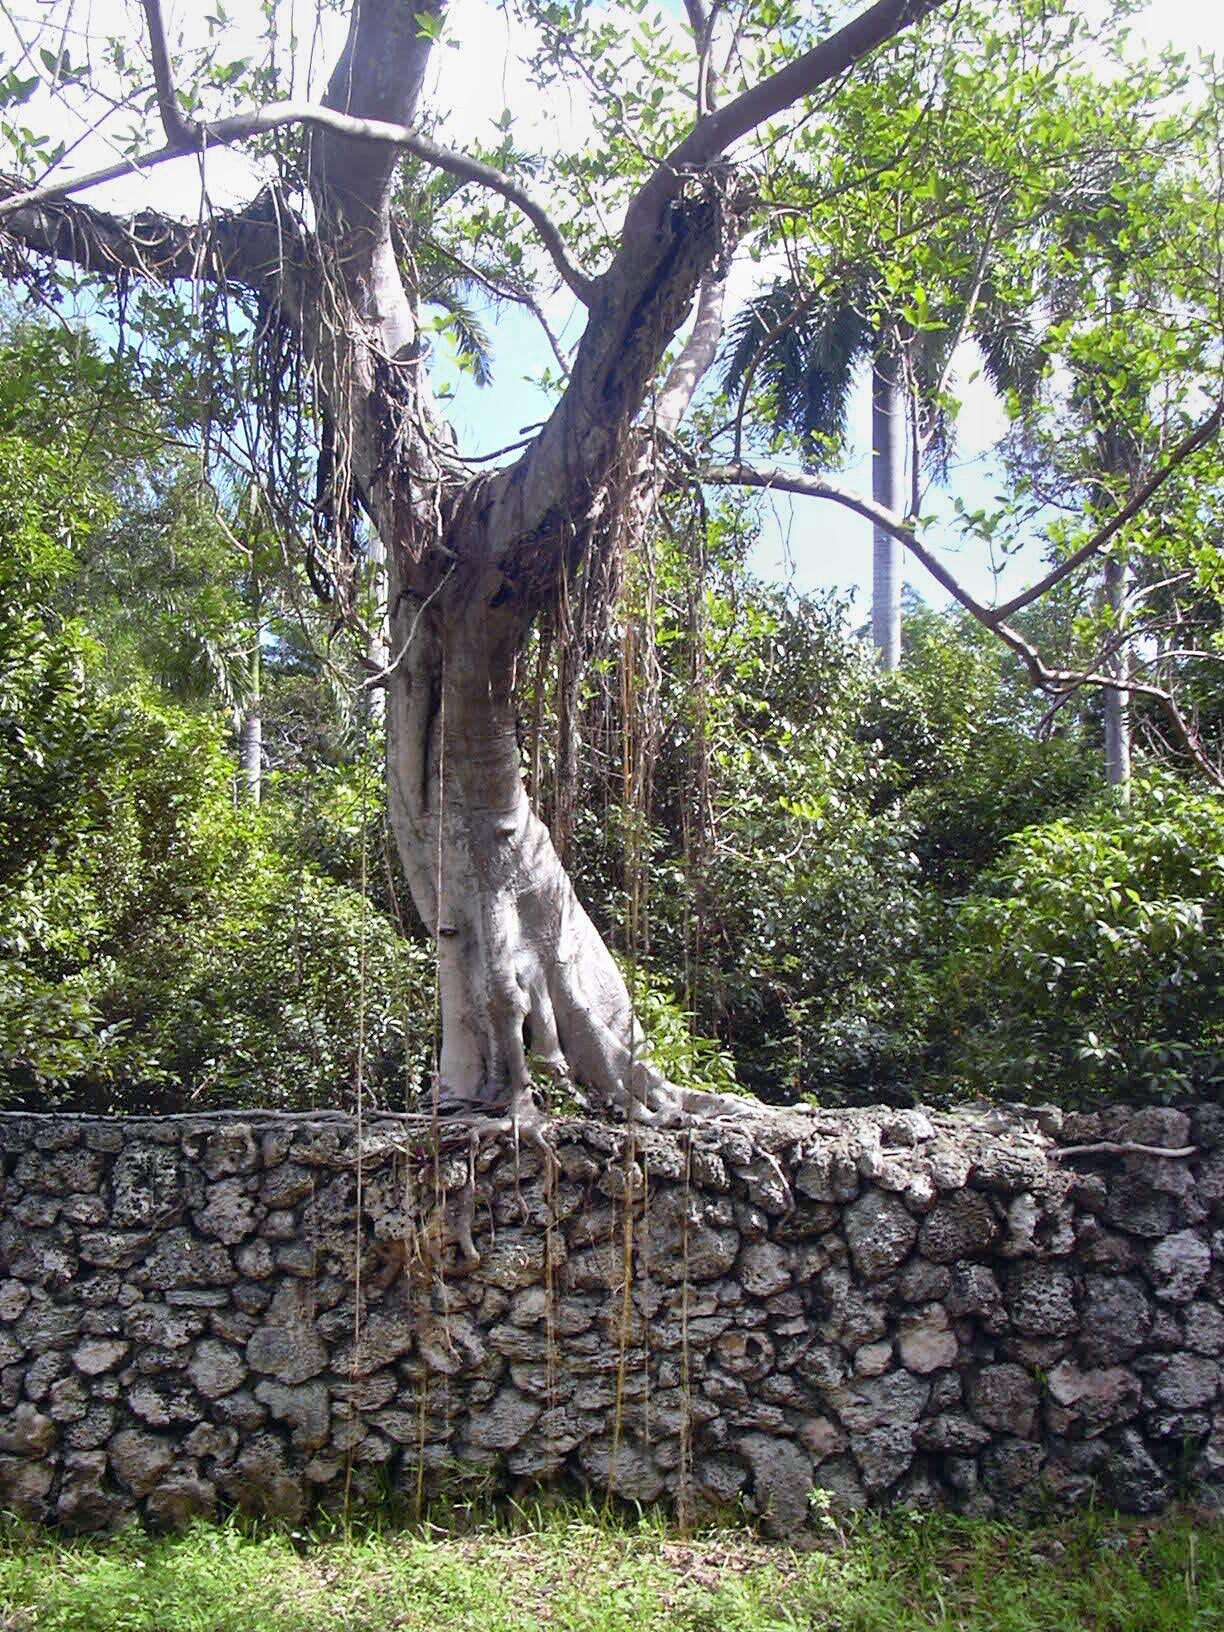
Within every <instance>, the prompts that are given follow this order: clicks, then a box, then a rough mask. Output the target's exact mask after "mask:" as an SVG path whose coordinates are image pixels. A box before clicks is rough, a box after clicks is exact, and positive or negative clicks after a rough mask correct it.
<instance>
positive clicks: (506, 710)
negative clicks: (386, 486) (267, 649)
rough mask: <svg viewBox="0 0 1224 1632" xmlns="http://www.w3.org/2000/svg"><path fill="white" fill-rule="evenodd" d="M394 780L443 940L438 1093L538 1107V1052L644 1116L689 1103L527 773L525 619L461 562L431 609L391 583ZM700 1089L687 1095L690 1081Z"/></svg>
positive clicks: (545, 1066)
mask: <svg viewBox="0 0 1224 1632" xmlns="http://www.w3.org/2000/svg"><path fill="white" fill-rule="evenodd" d="M396 559H397V554H396V552H392V572H393V584H392V588H393V605H394V606H395V608H396V611H395V613H394V616H393V618H392V628H391V645H392V648H393V651H394V652H398V651H400V650H403V651H404V652H405V658H404V661H403V663H402V665H401V666H400V668H399V669H397V671H396V673H395V675H394V676H393V680H392V684H391V685H390V686H389V687H388V692H387V716H386V718H387V791H388V804H389V812H390V817H391V824H392V829H393V831H394V834H395V838H396V842H397V846H398V849H399V855H400V860H401V863H402V866H403V869H404V873H405V876H406V877H407V879H408V883H409V887H410V889H411V891H412V896H413V900H414V901H415V903H416V906H417V909H418V911H419V912H420V914H421V918H422V920H423V921H424V924H425V927H426V928H427V930H428V931H429V932H430V933H431V934H432V935H434V936H435V937H436V940H437V946H438V982H439V995H440V1006H441V1010H442V1018H443V1027H442V1049H441V1058H440V1064H439V1072H438V1079H439V1080H438V1098H439V1104H440V1108H441V1109H442V1110H444V1111H455V1110H462V1109H468V1108H483V1109H484V1110H487V1111H493V1110H502V1109H505V1108H506V1107H507V1106H509V1107H511V1108H519V1109H522V1108H525V1107H526V1105H527V1104H528V1102H529V1092H530V1082H531V1062H532V1060H533V1059H534V1061H535V1063H536V1064H537V1066H538V1067H539V1068H540V1069H541V1070H542V1071H543V1072H545V1073H549V1074H552V1075H554V1076H565V1077H570V1076H572V1077H573V1078H574V1079H575V1080H576V1081H577V1082H579V1083H581V1084H582V1085H584V1086H585V1087H586V1088H588V1089H590V1090H592V1091H593V1092H594V1094H595V1095H596V1096H597V1098H598V1099H600V1100H601V1101H604V1102H610V1103H613V1104H618V1105H620V1106H622V1108H625V1109H630V1108H632V1109H634V1111H635V1114H636V1115H638V1116H639V1118H641V1119H645V1120H650V1119H652V1118H654V1117H662V1118H664V1119H670V1118H671V1117H673V1116H674V1115H675V1114H676V1112H677V1111H678V1110H679V1109H680V1108H681V1104H682V1102H684V1103H686V1104H687V1100H686V1099H685V1096H681V1095H679V1094H677V1092H676V1091H675V1090H674V1089H672V1088H670V1087H669V1085H668V1084H667V1083H666V1082H665V1081H664V1079H663V1078H662V1077H661V1076H660V1074H659V1073H658V1072H657V1071H656V1070H655V1069H654V1067H653V1066H651V1064H650V1063H649V1060H648V1059H647V1058H646V1055H645V1044H644V1038H643V1034H642V1032H641V1029H640V1027H639V1026H638V1024H637V1022H636V1020H635V1018H634V1014H633V1005H632V1002H631V1000H630V996H629V992H628V990H627V988H626V985H625V982H624V979H623V978H622V976H621V973H620V970H619V969H618V968H617V966H616V963H615V962H614V960H613V958H612V956H611V954H610V953H609V951H608V949H607V947H606V946H605V945H604V942H603V940H602V939H601V937H600V935H599V933H598V931H597V930H596V929H595V927H594V925H593V924H592V923H591V920H590V918H589V917H588V916H587V914H586V912H585V910H584V909H583V907H582V905H581V903H580V902H579V900H578V897H577V895H576V894H575V892H574V889H573V886H572V885H571V883H570V880H569V877H568V875H567V874H566V872H565V869H564V867H563V866H562V864H561V862H560V860H559V859H558V856H557V853H556V850H555V849H554V847H553V843H552V839H551V837H550V835H549V832H548V829H547V828H546V827H545V825H544V823H543V822H542V821H541V820H540V819H539V817H538V816H537V815H536V813H535V811H534V810H533V809H532V807H531V803H530V801H529V800H528V798H527V793H526V790H525V787H524V783H523V775H522V756H521V754H520V750H519V742H518V731H517V720H516V714H515V706H514V683H515V677H516V666H517V664H518V662H519V659H520V656H521V654H522V650H523V645H524V642H525V638H526V634H527V630H528V628H529V626H530V620H529V619H528V618H526V617H524V616H523V612H522V610H521V609H520V608H498V607H495V606H491V605H490V604H489V603H490V599H491V597H490V595H489V585H488V583H487V582H485V583H482V582H480V580H479V577H478V576H477V575H475V574H472V575H469V576H467V577H466V581H465V582H461V581H460V578H461V576H464V575H460V574H456V577H455V579H454V580H452V581H451V582H449V583H448V584H447V586H446V593H445V594H444V595H443V596H439V597H438V599H437V601H436V602H435V607H436V608H437V610H435V609H434V607H430V608H428V609H426V610H424V611H422V608H421V603H420V602H419V601H418V600H417V599H416V598H415V597H414V596H413V595H412V594H411V592H406V593H403V594H401V593H400V592H399V586H396V584H395V582H394V571H395V561H396ZM690 1097H691V1096H690Z"/></svg>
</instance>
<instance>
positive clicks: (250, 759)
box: [238, 631, 263, 805]
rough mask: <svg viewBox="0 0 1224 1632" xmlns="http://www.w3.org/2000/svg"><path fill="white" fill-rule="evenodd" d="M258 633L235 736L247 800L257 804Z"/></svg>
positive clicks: (260, 766)
mask: <svg viewBox="0 0 1224 1632" xmlns="http://www.w3.org/2000/svg"><path fill="white" fill-rule="evenodd" d="M262 667H263V665H262V659H261V654H260V649H259V633H258V631H256V634H255V644H254V646H253V648H252V651H251V665H250V689H249V690H248V692H247V697H246V702H245V705H244V708H243V714H242V726H241V728H240V730H239V733H238V767H239V771H240V774H241V776H242V782H243V786H244V787H245V789H246V796H247V799H248V800H249V801H250V803H251V804H253V805H257V804H259V802H260V799H261V798H262V797H263V712H262V710H263V694H262V693H263V688H262Z"/></svg>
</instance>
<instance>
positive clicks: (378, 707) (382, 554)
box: [365, 533, 390, 727]
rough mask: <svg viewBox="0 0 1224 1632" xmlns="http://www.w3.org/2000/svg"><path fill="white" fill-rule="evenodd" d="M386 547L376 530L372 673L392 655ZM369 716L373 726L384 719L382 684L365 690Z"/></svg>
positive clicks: (370, 649)
mask: <svg viewBox="0 0 1224 1632" xmlns="http://www.w3.org/2000/svg"><path fill="white" fill-rule="evenodd" d="M387 606H388V602H387V549H386V545H385V544H384V543H383V541H382V539H381V538H380V537H379V536H378V534H377V533H376V534H375V535H374V537H373V538H372V539H371V540H370V595H369V613H368V619H367V624H368V630H369V633H368V636H367V640H366V654H365V655H366V662H367V664H368V665H369V668H370V672H371V673H372V674H379V673H381V672H382V671H383V670H384V669H385V668H386V667H387V662H388V660H389V657H390V644H389V642H388V639H387ZM366 698H367V702H366V710H367V718H368V721H369V723H370V724H371V725H372V726H375V727H378V726H381V724H382V723H383V717H384V714H385V712H386V693H385V692H384V690H383V688H382V686H372V687H371V688H370V690H369V691H367V693H366Z"/></svg>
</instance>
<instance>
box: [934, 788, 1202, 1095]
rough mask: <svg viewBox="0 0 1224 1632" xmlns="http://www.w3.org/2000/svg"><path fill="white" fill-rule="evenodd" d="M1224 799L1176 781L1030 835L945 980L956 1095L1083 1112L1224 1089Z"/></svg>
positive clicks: (1010, 853) (981, 901) (999, 875)
mask: <svg viewBox="0 0 1224 1632" xmlns="http://www.w3.org/2000/svg"><path fill="white" fill-rule="evenodd" d="M1222 909H1224V799H1221V798H1220V796H1219V795H1217V794H1213V793H1196V792H1192V791H1190V790H1188V789H1186V788H1185V787H1183V786H1182V785H1180V784H1179V783H1178V782H1176V781H1174V780H1173V779H1172V778H1171V777H1168V776H1158V775H1150V776H1148V777H1147V778H1145V779H1143V780H1140V781H1138V782H1137V783H1136V784H1135V787H1134V790H1133V797H1132V800H1131V802H1130V804H1129V805H1122V804H1118V803H1114V802H1112V801H1110V802H1102V803H1100V804H1099V805H1097V806H1096V807H1094V808H1093V809H1091V810H1089V811H1086V812H1085V813H1084V814H1083V815H1082V816H1078V817H1074V818H1064V819H1061V820H1057V821H1053V822H1048V823H1045V824H1044V825H1042V826H1038V827H1032V828H1028V829H1027V830H1025V831H1024V832H1022V833H1019V834H1017V835H1016V836H1015V838H1013V839H1012V840H1011V841H1010V842H1009V844H1008V845H1007V847H1006V854H1005V856H1004V859H1003V860H1002V861H1001V862H1000V863H999V864H998V865H997V866H996V867H995V868H994V869H992V870H991V872H990V873H989V875H988V876H987V877H986V878H984V879H983V880H982V881H981V883H980V885H979V887H978V888H977V889H976V890H975V891H974V893H973V894H972V895H971V896H969V897H968V898H967V899H966V900H965V902H964V903H963V905H962V907H961V909H960V911H959V913H958V915H957V918H956V922H955V927H954V941H953V945H952V948H951V950H950V952H949V955H948V958H947V960H946V963H945V965H944V968H943V970H942V982H943V987H944V992H945V1001H944V1003H943V1005H942V1012H943V1014H944V1015H945V1025H946V1029H945V1030H944V1032H943V1035H942V1039H941V1041H942V1047H943V1049H944V1050H945V1051H946V1058H945V1067H944V1074H945V1076H946V1079H947V1081H948V1083H949V1084H950V1085H951V1086H953V1087H954V1088H955V1087H958V1086H959V1087H961V1088H971V1089H973V1090H974V1091H980V1090H981V1089H982V1087H983V1086H985V1087H987V1088H989V1089H991V1090H993V1091H994V1092H996V1093H999V1094H1005V1095H1006V1094H1010V1095H1012V1096H1014V1097H1025V1098H1037V1099H1041V1100H1052V1101H1057V1102H1062V1103H1067V1104H1078V1103H1082V1102H1086V1101H1090V1100H1091V1099H1093V1098H1095V1097H1097V1096H1107V1097H1109V1098H1113V1099H1128V1098H1130V1099H1135V1098H1142V1099H1154V1100H1168V1099H1178V1098H1185V1097H1192V1096H1196V1095H1198V1096H1201V1095H1209V1096H1215V1095H1217V1094H1218V1093H1219V1091H1220V1087H1221V1084H1222V1083H1224V1008H1222V1006H1221V1003H1220V992H1221V989H1222V987H1224V940H1222V938H1221V932H1222V929H1224V910H1222Z"/></svg>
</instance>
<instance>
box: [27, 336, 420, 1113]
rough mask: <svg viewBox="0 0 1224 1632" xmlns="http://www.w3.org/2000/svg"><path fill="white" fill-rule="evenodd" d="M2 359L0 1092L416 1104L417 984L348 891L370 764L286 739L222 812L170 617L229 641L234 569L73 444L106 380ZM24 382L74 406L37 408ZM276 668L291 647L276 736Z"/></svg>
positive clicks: (221, 758)
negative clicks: (261, 778) (262, 777)
mask: <svg viewBox="0 0 1224 1632" xmlns="http://www.w3.org/2000/svg"><path fill="white" fill-rule="evenodd" d="M2 362H3V366H4V373H5V378H6V379H7V380H8V381H9V382H10V384H11V383H12V382H13V381H14V380H21V381H23V382H24V388H23V390H21V391H17V390H10V391H8V392H6V393H5V395H4V398H3V404H2V408H0V412H2V416H3V417H2V419H0V584H2V588H3V595H2V597H0V948H2V950H3V957H2V959H0V1069H2V1070H3V1073H4V1079H5V1083H6V1097H7V1098H9V1099H10V1100H11V1099H12V1098H13V1097H14V1096H17V1097H20V1098H22V1099H25V1100H30V1099H31V1098H36V1099H38V1100H40V1101H45V1100H46V1099H48V1098H49V1099H51V1100H53V1101H54V1100H57V1099H68V1100H70V1101H72V1102H85V1103H89V1104H92V1105H95V1106H111V1105H116V1106H131V1107H135V1106H141V1105H174V1104H178V1103H182V1102H184V1101H188V1102H190V1103H193V1104H195V1103H208V1104H232V1103H243V1102H249V1101H260V1102H268V1101H269V1100H270V1101H272V1102H277V1103H285V1104H301V1105H313V1104H328V1103H331V1102H332V1101H333V1099H334V1097H335V1095H336V1093H337V1088H338V1087H339V1089H340V1090H341V1091H342V1092H346V1093H351V1092H352V1090H353V1087H354V1086H355V1084H356V1082H357V1080H358V1078H359V1076H360V1077H361V1078H362V1080H363V1081H365V1082H366V1083H367V1084H368V1085H369V1086H370V1087H371V1089H373V1090H377V1091H379V1092H381V1093H382V1094H383V1095H384V1096H387V1095H390V1096H392V1097H397V1096H398V1097H402V1095H403V1093H404V1091H405V1090H406V1089H407V1090H408V1091H414V1090H416V1089H417V1088H419V1086H420V1083H421V1080H422V1075H423V1071H424V1066H425V1061H426V1058H427V1053H428V1047H429V1028H428V1025H427V1024H423V1017H424V1016H426V1015H427V1014H428V1009H429V1003H430V1000H431V992H432V974H431V968H430V964H429V961H428V960H427V959H426V957H425V955H424V952H423V949H422V948H421V946H420V945H419V944H417V943H415V942H412V941H410V940H407V939H406V938H404V937H403V936H402V935H400V934H399V933H398V931H397V929H396V928H395V927H394V926H393V924H392V923H391V922H390V921H389V919H388V916H387V913H386V911H385V910H384V908H383V904H382V903H383V902H384V901H385V892H378V893H376V892H373V891H370V892H363V891H362V890H361V888H360V882H361V876H360V875H361V873H362V871H363V870H364V871H365V872H366V873H367V874H369V875H374V874H375V873H376V872H377V873H378V874H381V869H382V853H381V850H380V851H378V852H377V853H373V852H372V851H371V845H372V843H373V842H374V838H373V836H374V835H376V834H377V833H378V822H377V820H376V812H377V806H378V802H379V799H380V792H379V789H378V785H377V782H376V779H375V773H374V771H373V769H372V767H371V764H370V761H369V756H368V755H367V756H365V757H364V758H360V757H359V758H356V759H353V756H351V755H350V759H351V760H352V763H350V764H348V765H343V764H341V765H339V766H328V765H326V764H325V763H323V762H322V759H321V756H320V753H319V749H318V745H317V741H316V740H315V739H314V738H313V737H307V738H306V739H305V746H304V748H303V749H302V752H301V753H297V754H295V755H293V756H285V757H286V770H285V772H284V776H283V781H284V788H283V791H282V793H281V795H280V797H279V798H278V799H276V800H274V801H272V802H271V803H269V804H268V805H267V806H265V807H263V808H261V809H258V810H256V809H254V808H251V807H249V806H247V805H245V804H243V803H241V802H239V800H238V799H237V798H236V781H235V764H234V760H233V746H232V722H231V718H230V711H229V710H228V709H227V707H226V706H225V704H226V696H225V688H224V684H223V680H224V675H223V671H221V670H216V671H214V675H215V678H214V683H213V685H212V687H211V689H210V688H209V687H208V686H207V685H206V684H205V683H203V682H202V681H201V679H200V676H199V673H198V670H197V668H196V666H195V664H194V663H193V661H192V658H193V651H194V653H197V654H198V652H199V643H198V641H196V639H195V637H196V635H197V634H198V631H199V628H200V626H201V622H202V621H203V620H201V619H198V618H197V619H196V620H194V621H193V619H192V617H191V616H190V615H189V614H191V613H197V612H199V610H200V609H201V608H204V609H206V610H207V611H208V612H209V616H210V618H211V619H212V621H213V624H214V627H215V629H216V633H217V635H218V636H219V638H220V639H221V640H224V639H226V638H230V637H232V636H233V634H234V625H235V623H236V621H237V615H236V613H235V610H234V609H235V608H240V602H241V597H240V595H239V594H238V593H237V590H236V588H235V582H234V577H235V574H234V567H233V555H232V552H225V553H222V552H221V551H220V550H219V549H218V548H217V539H216V535H215V530H213V529H210V528H209V526H208V522H207V516H206V515H205V513H204V512H203V511H202V510H201V509H200V507H199V505H198V503H197V502H196V500H195V496H194V494H193V493H190V492H189V493H188V494H187V500H186V502H184V501H183V499H182V497H181V494H182V492H183V484H182V482H181V479H180V481H179V483H178V486H179V491H180V499H179V500H178V501H177V502H169V501H168V500H167V497H166V492H165V489H164V488H163V491H162V492H161V493H160V494H158V488H157V486H155V485H154V483H155V482H157V481H158V479H159V478H161V479H164V478H165V477H166V476H167V474H168V472H167V462H166V461H164V460H163V461H162V462H161V463H160V465H159V466H158V467H157V468H156V469H154V470H153V472H152V473H151V474H152V481H150V482H148V483H144V482H142V481H141V480H140V479H139V477H141V476H142V475H143V474H144V472H136V473H135V477H134V466H133V467H128V468H126V469H123V470H121V471H119V472H118V473H113V472H112V471H111V470H109V469H108V468H107V462H106V461H105V460H104V458H103V454H102V448H101V443H100V442H98V441H97V440H95V442H94V445H93V447H92V448H91V447H90V446H87V445H86V444H85V443H84V440H83V438H82V436H81V434H80V429H81V424H82V423H83V422H86V421H89V420H90V418H91V414H92V415H93V416H95V417H96V415H97V413H98V412H100V411H102V409H103V408H105V409H106V410H107V411H108V412H109V411H110V410H111V409H113V408H114V406H115V403H116V401H117V400H118V397H119V396H121V395H124V394H125V391H126V386H125V382H124V380H123V378H122V376H121V375H120V374H118V373H117V372H116V371H114V370H111V371H107V370H106V369H105V368H101V367H100V365H99V364H98V360H97V358H96V357H95V356H94V354H93V352H92V349H91V348H89V347H88V346H83V347H81V348H79V349H78V348H73V349H72V351H71V354H70V353H69V352H68V351H66V350H65V349H64V348H63V347H62V346H60V345H58V344H52V343H51V342H50V341H49V340H48V337H47V335H46V334H45V333H42V332H40V331H35V332H33V333H32V334H31V333H25V334H19V335H18V337H17V338H16V339H15V340H14V342H13V343H12V344H11V345H10V346H9V348H8V349H7V352H6V355H5V356H4V358H3V359H2ZM47 365H50V366H52V367H54V369H55V370H56V371H57V374H58V378H59V383H60V388H61V390H62V389H63V385H64V382H65V379H67V381H68V383H69V386H70V389H69V391H68V392H67V393H65V395H66V397H67V401H68V403H69V405H70V406H75V407H76V408H78V409H80V414H79V415H77V414H74V413H71V412H69V413H66V414H65V413H63V412H62V411H61V413H60V414H59V416H58V417H57V418H56V420H55V421H54V422H52V420H51V419H50V418H49V417H47V416H46V415H44V413H43V411H42V410H43V405H44V403H45V401H46V393H44V392H41V391H39V390H38V389H36V388H34V387H35V386H36V385H37V382H38V380H39V379H42V380H43V382H44V383H46V372H45V370H46V366H47ZM127 406H128V407H130V406H131V402H130V400H129V401H128V402H127ZM145 429H146V431H151V430H152V429H153V427H151V426H148V425H146V427H145ZM170 473H171V474H174V471H173V467H171V471H170ZM177 474H178V475H179V477H180V478H181V472H179V473H177ZM171 491H173V489H172V488H171ZM152 496H157V497H158V498H159V501H160V503H161V505H162V507H163V508H165V509H166V510H167V513H166V514H165V515H164V516H163V518H162V525H160V526H157V525H154V523H153V519H152V516H151V512H152V509H153V506H152V503H151V497H152ZM141 523H143V524H144V526H143V531H142V529H141V525H140V524H141ZM103 547H105V548H106V549H108V550H109V554H108V555H107V557H106V559H107V560H108V561H109V562H110V563H111V570H110V572H109V573H108V574H102V573H100V571H99V565H98V564H99V559H100V555H99V552H100V550H101V549H102V548H103ZM227 573H228V574H229V576H228V577H227V576H226V574H227ZM125 574H126V575H130V577H129V587H130V584H131V582H132V581H134V580H135V578H136V576H137V574H143V578H144V587H145V588H146V590H147V589H148V588H149V580H150V577H152V578H153V580H154V581H155V582H156V583H160V584H169V583H171V582H172V581H174V580H175V579H177V581H178V585H177V591H178V601H177V603H173V602H172V603H171V606H170V610H169V611H168V610H167V606H166V602H165V600H163V599H162V598H160V597H158V596H157V595H156V594H146V595H143V596H140V595H133V594H131V593H121V592H117V591H116V590H115V587H114V580H115V579H118V580H119V581H120V584H121V585H122V583H123V579H124V576H125ZM184 607H185V609H186V611H184ZM227 607H228V609H229V610H228V612H227ZM172 614H175V616H176V618H177V621H173V619H172ZM176 634H177V640H176V639H175V638H174V637H175V635H176ZM297 667H298V665H297V663H296V662H295V661H294V660H293V655H292V654H290V660H289V663H288V669H289V673H288V676H287V682H288V683H287V686H286V692H287V702H286V718H287V720H288V721H289V723H290V724H291V723H292V720H293V719H294V717H295V716H300V715H301V714H302V712H303V710H302V709H301V706H300V701H299V699H298V696H297V693H298V691H299V690H300V684H299V677H298V676H297V675H296V672H295V671H296V668H297ZM314 689H315V690H316V691H317V690H319V684H318V681H317V677H316V680H315V682H314ZM313 712H314V714H315V715H316V716H317V717H323V716H324V715H325V714H326V713H327V709H326V700H325V699H320V698H319V697H315V698H314V699H313ZM284 734H285V735H286V736H290V735H292V734H293V733H292V732H291V731H290V729H289V725H286V728H285V732H284ZM298 735H299V746H301V738H302V734H301V733H299V734H298ZM315 735H316V736H317V733H316V734H315Z"/></svg>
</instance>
